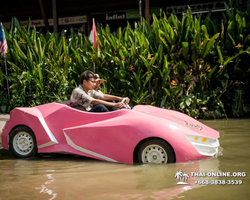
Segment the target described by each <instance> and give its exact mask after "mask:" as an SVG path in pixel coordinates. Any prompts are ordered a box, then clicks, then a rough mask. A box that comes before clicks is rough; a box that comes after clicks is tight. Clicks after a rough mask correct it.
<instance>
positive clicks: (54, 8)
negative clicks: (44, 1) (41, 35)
mask: <svg viewBox="0 0 250 200" xmlns="http://www.w3.org/2000/svg"><path fill="white" fill-rule="evenodd" d="M52 9H53V25H54V33H56V32H57V28H58V19H57V12H56V0H52Z"/></svg>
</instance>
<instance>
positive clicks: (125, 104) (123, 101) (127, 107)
mask: <svg viewBox="0 0 250 200" xmlns="http://www.w3.org/2000/svg"><path fill="white" fill-rule="evenodd" d="M126 99H127V98H124V99H123V100H122V101H121V102H122V103H124V106H123V107H124V108H125V109H130V110H131V107H130V106H129V105H128V104H127V103H125V101H126Z"/></svg>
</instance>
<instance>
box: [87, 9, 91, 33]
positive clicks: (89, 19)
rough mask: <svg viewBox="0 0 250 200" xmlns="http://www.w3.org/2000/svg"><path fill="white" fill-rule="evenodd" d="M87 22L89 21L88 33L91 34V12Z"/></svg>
mask: <svg viewBox="0 0 250 200" xmlns="http://www.w3.org/2000/svg"><path fill="white" fill-rule="evenodd" d="M87 23H88V33H87V34H90V31H91V17H90V14H88V15H87Z"/></svg>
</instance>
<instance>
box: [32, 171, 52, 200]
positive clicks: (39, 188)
mask: <svg viewBox="0 0 250 200" xmlns="http://www.w3.org/2000/svg"><path fill="white" fill-rule="evenodd" d="M54 171H55V170H46V172H54ZM46 177H47V178H48V181H46V182H45V184H44V185H42V186H41V187H37V188H36V189H37V190H40V193H45V194H49V195H50V196H52V197H51V198H50V199H49V200H52V199H55V198H56V197H57V193H55V192H53V191H52V190H50V189H49V188H48V187H49V186H48V185H49V184H51V183H52V182H53V181H55V179H54V178H53V175H52V174H46Z"/></svg>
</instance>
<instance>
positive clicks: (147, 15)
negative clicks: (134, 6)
mask: <svg viewBox="0 0 250 200" xmlns="http://www.w3.org/2000/svg"><path fill="white" fill-rule="evenodd" d="M145 18H146V21H147V22H148V24H150V5H149V0H145Z"/></svg>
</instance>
